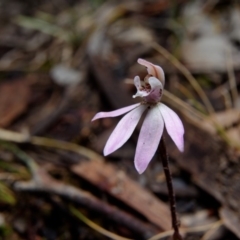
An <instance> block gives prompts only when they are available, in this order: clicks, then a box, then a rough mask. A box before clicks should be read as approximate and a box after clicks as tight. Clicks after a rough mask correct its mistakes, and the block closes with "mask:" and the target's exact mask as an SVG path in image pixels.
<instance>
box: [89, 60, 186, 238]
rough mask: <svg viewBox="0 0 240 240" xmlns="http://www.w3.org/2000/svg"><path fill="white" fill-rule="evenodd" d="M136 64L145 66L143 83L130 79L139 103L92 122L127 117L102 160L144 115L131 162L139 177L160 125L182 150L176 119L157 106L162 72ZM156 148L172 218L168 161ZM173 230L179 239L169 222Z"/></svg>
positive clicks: (154, 146)
mask: <svg viewBox="0 0 240 240" xmlns="http://www.w3.org/2000/svg"><path fill="white" fill-rule="evenodd" d="M138 63H139V64H141V65H143V66H145V67H146V68H147V72H148V74H147V75H146V77H145V78H144V79H143V80H141V79H140V78H139V76H136V77H135V78H134V84H135V86H136V88H137V93H136V94H135V95H134V96H133V97H134V98H135V97H141V98H142V101H141V102H140V103H138V104H134V105H130V106H128V107H124V108H121V109H117V110H115V111H112V112H100V113H97V114H96V115H95V116H94V118H93V119H92V121H94V120H96V119H99V118H105V117H116V116H120V115H123V114H125V113H127V114H126V115H125V116H124V117H123V118H122V119H121V120H120V122H119V123H118V125H117V126H116V128H115V129H114V131H113V132H112V134H111V136H110V137H109V139H108V141H107V143H106V146H105V148H104V156H107V155H109V154H111V153H112V152H114V151H116V150H117V149H118V148H120V147H121V146H122V145H123V144H124V143H125V142H126V141H127V140H128V139H129V138H130V136H131V135H132V133H133V131H134V129H135V128H136V126H137V124H138V122H139V120H140V118H141V116H142V115H143V113H144V112H146V116H145V118H144V121H143V124H142V127H141V130H140V134H139V138H138V143H137V148H136V153H135V158H134V164H135V168H136V170H137V171H138V172H139V174H141V173H143V172H144V171H145V170H146V168H147V166H148V164H149V162H150V161H151V159H152V158H153V156H154V154H155V153H156V151H157V149H158V147H159V143H160V140H161V138H162V133H163V129H164V125H165V127H166V129H167V132H168V134H169V135H170V137H171V138H172V140H173V141H174V143H175V144H176V146H177V147H178V149H179V150H180V151H183V149H184V140H183V134H184V128H183V124H182V122H181V120H180V118H179V117H178V115H177V114H176V113H175V112H174V111H173V110H172V109H170V108H169V107H167V106H166V105H165V104H163V103H161V102H160V100H161V97H162V94H163V89H164V83H165V76H164V72H163V70H162V68H161V67H159V66H157V65H154V64H152V63H150V62H148V61H146V60H143V59H138ZM160 148H161V151H160V154H161V155H162V162H163V164H164V171H165V175H166V178H167V183H168V189H169V194H170V204H171V212H172V217H173V218H174V216H176V212H175V213H174V214H173V211H175V196H174V192H173V188H172V181H171V175H170V172H169V169H168V172H169V174H168V173H167V172H166V168H168V158H167V153H166V147H165V144H164V142H163V141H161V145H160ZM166 161H167V162H166ZM166 164H167V165H166ZM173 205H174V207H173ZM173 229H174V231H175V233H174V239H181V236H180V235H179V233H178V224H177V220H176V219H175V220H174V219H173Z"/></svg>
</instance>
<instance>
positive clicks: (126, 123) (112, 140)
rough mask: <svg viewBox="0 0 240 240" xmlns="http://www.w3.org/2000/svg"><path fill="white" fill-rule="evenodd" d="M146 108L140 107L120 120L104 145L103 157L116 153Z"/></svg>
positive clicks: (144, 106)
mask: <svg viewBox="0 0 240 240" xmlns="http://www.w3.org/2000/svg"><path fill="white" fill-rule="evenodd" d="M146 108H147V106H146V105H141V106H139V107H137V108H135V109H134V110H132V111H131V112H129V113H128V114H127V115H125V116H124V117H123V118H122V119H121V120H120V122H119V123H118V125H117V126H116V128H115V129H114V131H113V132H112V134H111V136H110V137H109V139H108V141H107V143H106V146H105V148H104V151H103V153H104V156H106V155H109V154H110V153H112V152H114V151H116V150H117V149H118V148H120V147H121V146H122V145H123V144H124V143H125V142H126V141H127V140H128V139H129V138H130V136H131V135H132V133H133V131H134V129H135V127H136V126H137V124H138V122H139V120H140V118H141V116H142V114H143V112H144V111H145V110H146Z"/></svg>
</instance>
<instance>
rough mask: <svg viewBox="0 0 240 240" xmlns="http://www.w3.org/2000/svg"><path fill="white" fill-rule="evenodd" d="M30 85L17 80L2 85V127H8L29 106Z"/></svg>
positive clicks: (0, 112)
mask: <svg viewBox="0 0 240 240" xmlns="http://www.w3.org/2000/svg"><path fill="white" fill-rule="evenodd" d="M29 96H30V89H29V85H28V84H27V83H26V82H25V81H24V80H15V81H10V82H6V83H2V84H1V85H0V127H7V126H9V125H10V124H11V122H12V121H13V120H14V119H16V118H17V117H18V116H19V115H20V114H22V113H23V112H24V111H25V110H26V108H27V105H28V102H29Z"/></svg>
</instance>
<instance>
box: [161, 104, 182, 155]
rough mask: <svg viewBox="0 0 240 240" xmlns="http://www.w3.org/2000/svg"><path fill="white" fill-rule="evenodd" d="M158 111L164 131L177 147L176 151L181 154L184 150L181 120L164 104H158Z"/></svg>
mask: <svg viewBox="0 0 240 240" xmlns="http://www.w3.org/2000/svg"><path fill="white" fill-rule="evenodd" d="M159 109H160V111H161V114H162V117H163V120H164V123H165V126H166V129H167V132H168V134H169V135H170V137H171V138H172V140H173V141H174V143H175V144H176V145H177V147H178V149H179V150H180V151H181V152H183V150H184V140H183V134H184V128H183V124H182V121H181V119H180V118H179V117H178V115H177V114H176V113H175V112H174V111H173V110H172V109H170V108H169V107H167V106H166V105H165V104H163V103H161V104H159Z"/></svg>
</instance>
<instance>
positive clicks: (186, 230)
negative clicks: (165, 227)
mask: <svg viewBox="0 0 240 240" xmlns="http://www.w3.org/2000/svg"><path fill="white" fill-rule="evenodd" d="M222 224H223V222H222V220H219V221H217V222H214V223H210V224H207V225H203V226H197V227H191V228H180V232H181V233H182V234H184V233H196V232H205V231H207V230H209V229H214V228H217V227H219V226H221V225H222ZM172 234H173V230H170V231H165V232H162V233H159V234H157V235H155V236H153V237H151V238H149V239H148V240H160V239H162V238H165V237H168V236H171V235H172Z"/></svg>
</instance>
